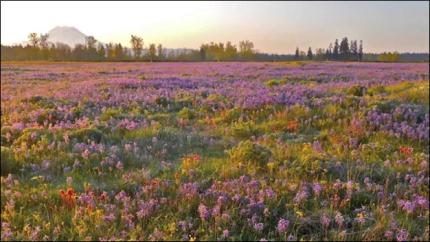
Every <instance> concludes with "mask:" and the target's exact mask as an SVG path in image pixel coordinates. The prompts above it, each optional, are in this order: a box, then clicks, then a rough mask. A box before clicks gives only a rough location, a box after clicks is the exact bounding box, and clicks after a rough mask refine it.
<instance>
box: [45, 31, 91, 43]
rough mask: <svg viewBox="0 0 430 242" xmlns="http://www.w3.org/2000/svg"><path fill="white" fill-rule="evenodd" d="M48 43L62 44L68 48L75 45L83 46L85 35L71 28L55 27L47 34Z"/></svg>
mask: <svg viewBox="0 0 430 242" xmlns="http://www.w3.org/2000/svg"><path fill="white" fill-rule="evenodd" d="M48 34H49V37H48V41H49V42H52V43H64V44H67V45H69V46H70V47H74V46H75V45H77V44H85V38H86V37H87V35H85V34H84V33H82V32H81V31H79V30H78V29H77V28H75V27H72V26H56V27H55V28H53V29H51V30H50V31H49V32H48Z"/></svg>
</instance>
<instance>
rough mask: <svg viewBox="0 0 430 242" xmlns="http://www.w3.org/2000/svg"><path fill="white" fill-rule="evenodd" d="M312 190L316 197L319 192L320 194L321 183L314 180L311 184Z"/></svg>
mask: <svg viewBox="0 0 430 242" xmlns="http://www.w3.org/2000/svg"><path fill="white" fill-rule="evenodd" d="M312 190H313V191H314V193H315V195H316V196H317V197H319V196H320V194H321V191H322V186H321V184H319V183H317V182H315V183H314V184H312Z"/></svg>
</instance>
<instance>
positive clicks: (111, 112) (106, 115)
mask: <svg viewBox="0 0 430 242" xmlns="http://www.w3.org/2000/svg"><path fill="white" fill-rule="evenodd" d="M122 117H124V115H123V113H122V111H121V110H120V109H115V108H107V109H106V110H105V111H104V112H103V113H102V114H101V115H100V120H101V121H109V120H110V119H111V118H114V119H117V118H122Z"/></svg>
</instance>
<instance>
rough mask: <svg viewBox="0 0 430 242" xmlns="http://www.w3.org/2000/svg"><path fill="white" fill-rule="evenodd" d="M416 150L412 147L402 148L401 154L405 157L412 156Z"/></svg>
mask: <svg viewBox="0 0 430 242" xmlns="http://www.w3.org/2000/svg"><path fill="white" fill-rule="evenodd" d="M413 150H414V149H413V148H412V147H407V146H401V147H400V153H401V154H404V155H411V154H412V151H413Z"/></svg>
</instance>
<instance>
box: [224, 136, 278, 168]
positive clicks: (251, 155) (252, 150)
mask: <svg viewBox="0 0 430 242" xmlns="http://www.w3.org/2000/svg"><path fill="white" fill-rule="evenodd" d="M271 155H272V154H271V152H270V150H268V149H267V148H265V147H263V146H260V145H258V144H255V143H253V142H251V141H249V140H246V141H242V142H240V143H239V144H238V145H237V146H236V147H234V148H233V149H231V150H230V151H229V157H230V161H231V162H233V163H242V164H245V165H247V166H257V167H259V168H264V167H266V164H267V162H268V161H269V159H270V157H271Z"/></svg>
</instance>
